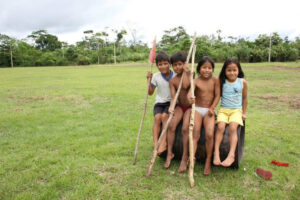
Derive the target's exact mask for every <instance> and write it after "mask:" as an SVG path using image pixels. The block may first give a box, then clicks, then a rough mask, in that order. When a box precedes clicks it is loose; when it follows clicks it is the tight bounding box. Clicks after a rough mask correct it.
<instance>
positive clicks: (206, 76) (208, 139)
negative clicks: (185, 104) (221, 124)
mask: <svg viewBox="0 0 300 200" xmlns="http://www.w3.org/2000/svg"><path fill="white" fill-rule="evenodd" d="M213 71H214V63H213V61H212V60H211V59H210V58H209V57H207V56H205V57H203V58H202V59H201V60H200V61H199V63H198V66H197V73H198V74H199V77H198V78H196V79H195V80H194V88H195V123H194V130H193V142H194V153H195V152H196V150H197V145H198V141H199V139H200V135H201V132H200V131H201V125H202V122H203V125H204V128H205V149H206V160H205V166H204V172H203V173H204V175H208V174H210V172H211V157H212V153H213V145H214V127H215V115H214V110H215V107H216V106H217V105H218V102H219V100H220V83H219V80H218V78H216V77H213V76H212V73H213ZM189 96H190V94H189ZM194 157H195V156H194Z"/></svg>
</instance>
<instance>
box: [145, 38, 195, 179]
mask: <svg viewBox="0 0 300 200" xmlns="http://www.w3.org/2000/svg"><path fill="white" fill-rule="evenodd" d="M195 40H196V34H195V36H194V38H193V41H192V44H191V47H190V50H189V54H188V56H187V60H186V62H187V63H188V62H189V60H190V57H191V53H192V49H193V46H194V44H195ZM184 75H185V73H183V74H182V76H181V79H180V82H179V86H178V89H177V92H176V95H175V98H174V103H173V104H172V105H170V107H171V108H172V110H174V108H175V103H176V102H177V99H178V96H179V93H180V90H181V87H182V82H183V77H184ZM173 115H174V114H173V113H171V114H170V115H169V118H168V121H167V123H166V125H165V126H164V128H163V130H162V132H161V134H160V136H159V140H158V142H157V144H156V146H155V148H154V150H153V154H152V159H151V161H150V163H149V167H148V170H147V174H146V176H147V177H149V176H150V175H151V172H152V168H153V165H154V163H155V160H156V157H157V151H158V148H159V146H160V143H161V141H162V138H163V137H164V135H165V134H166V132H167V129H168V127H169V124H170V122H171V120H172V118H173Z"/></svg>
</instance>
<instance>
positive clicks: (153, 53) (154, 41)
mask: <svg viewBox="0 0 300 200" xmlns="http://www.w3.org/2000/svg"><path fill="white" fill-rule="evenodd" d="M155 50H156V37H155V38H154V40H153V45H152V49H151V51H150V55H149V63H150V72H151V73H152V67H153V63H154V60H155ZM150 83H151V79H150V78H148V79H147V90H146V99H145V104H144V112H143V115H142V119H141V124H140V128H139V132H138V135H137V139H136V145H135V152H134V160H133V165H135V164H136V159H137V153H138V147H139V142H140V136H141V132H142V128H143V124H144V119H145V114H146V109H147V103H148V90H149V86H150Z"/></svg>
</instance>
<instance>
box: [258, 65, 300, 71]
mask: <svg viewBox="0 0 300 200" xmlns="http://www.w3.org/2000/svg"><path fill="white" fill-rule="evenodd" d="M299 65H300V64H299ZM255 69H257V70H261V71H281V70H288V71H300V67H287V66H274V67H273V66H267V67H257V68H255Z"/></svg>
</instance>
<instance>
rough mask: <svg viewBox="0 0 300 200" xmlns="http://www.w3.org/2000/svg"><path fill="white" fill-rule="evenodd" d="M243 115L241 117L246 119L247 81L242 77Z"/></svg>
mask: <svg viewBox="0 0 300 200" xmlns="http://www.w3.org/2000/svg"><path fill="white" fill-rule="evenodd" d="M242 95H243V115H242V119H243V120H245V119H246V110H247V105H248V86H247V81H246V80H245V79H243V94H242Z"/></svg>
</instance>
